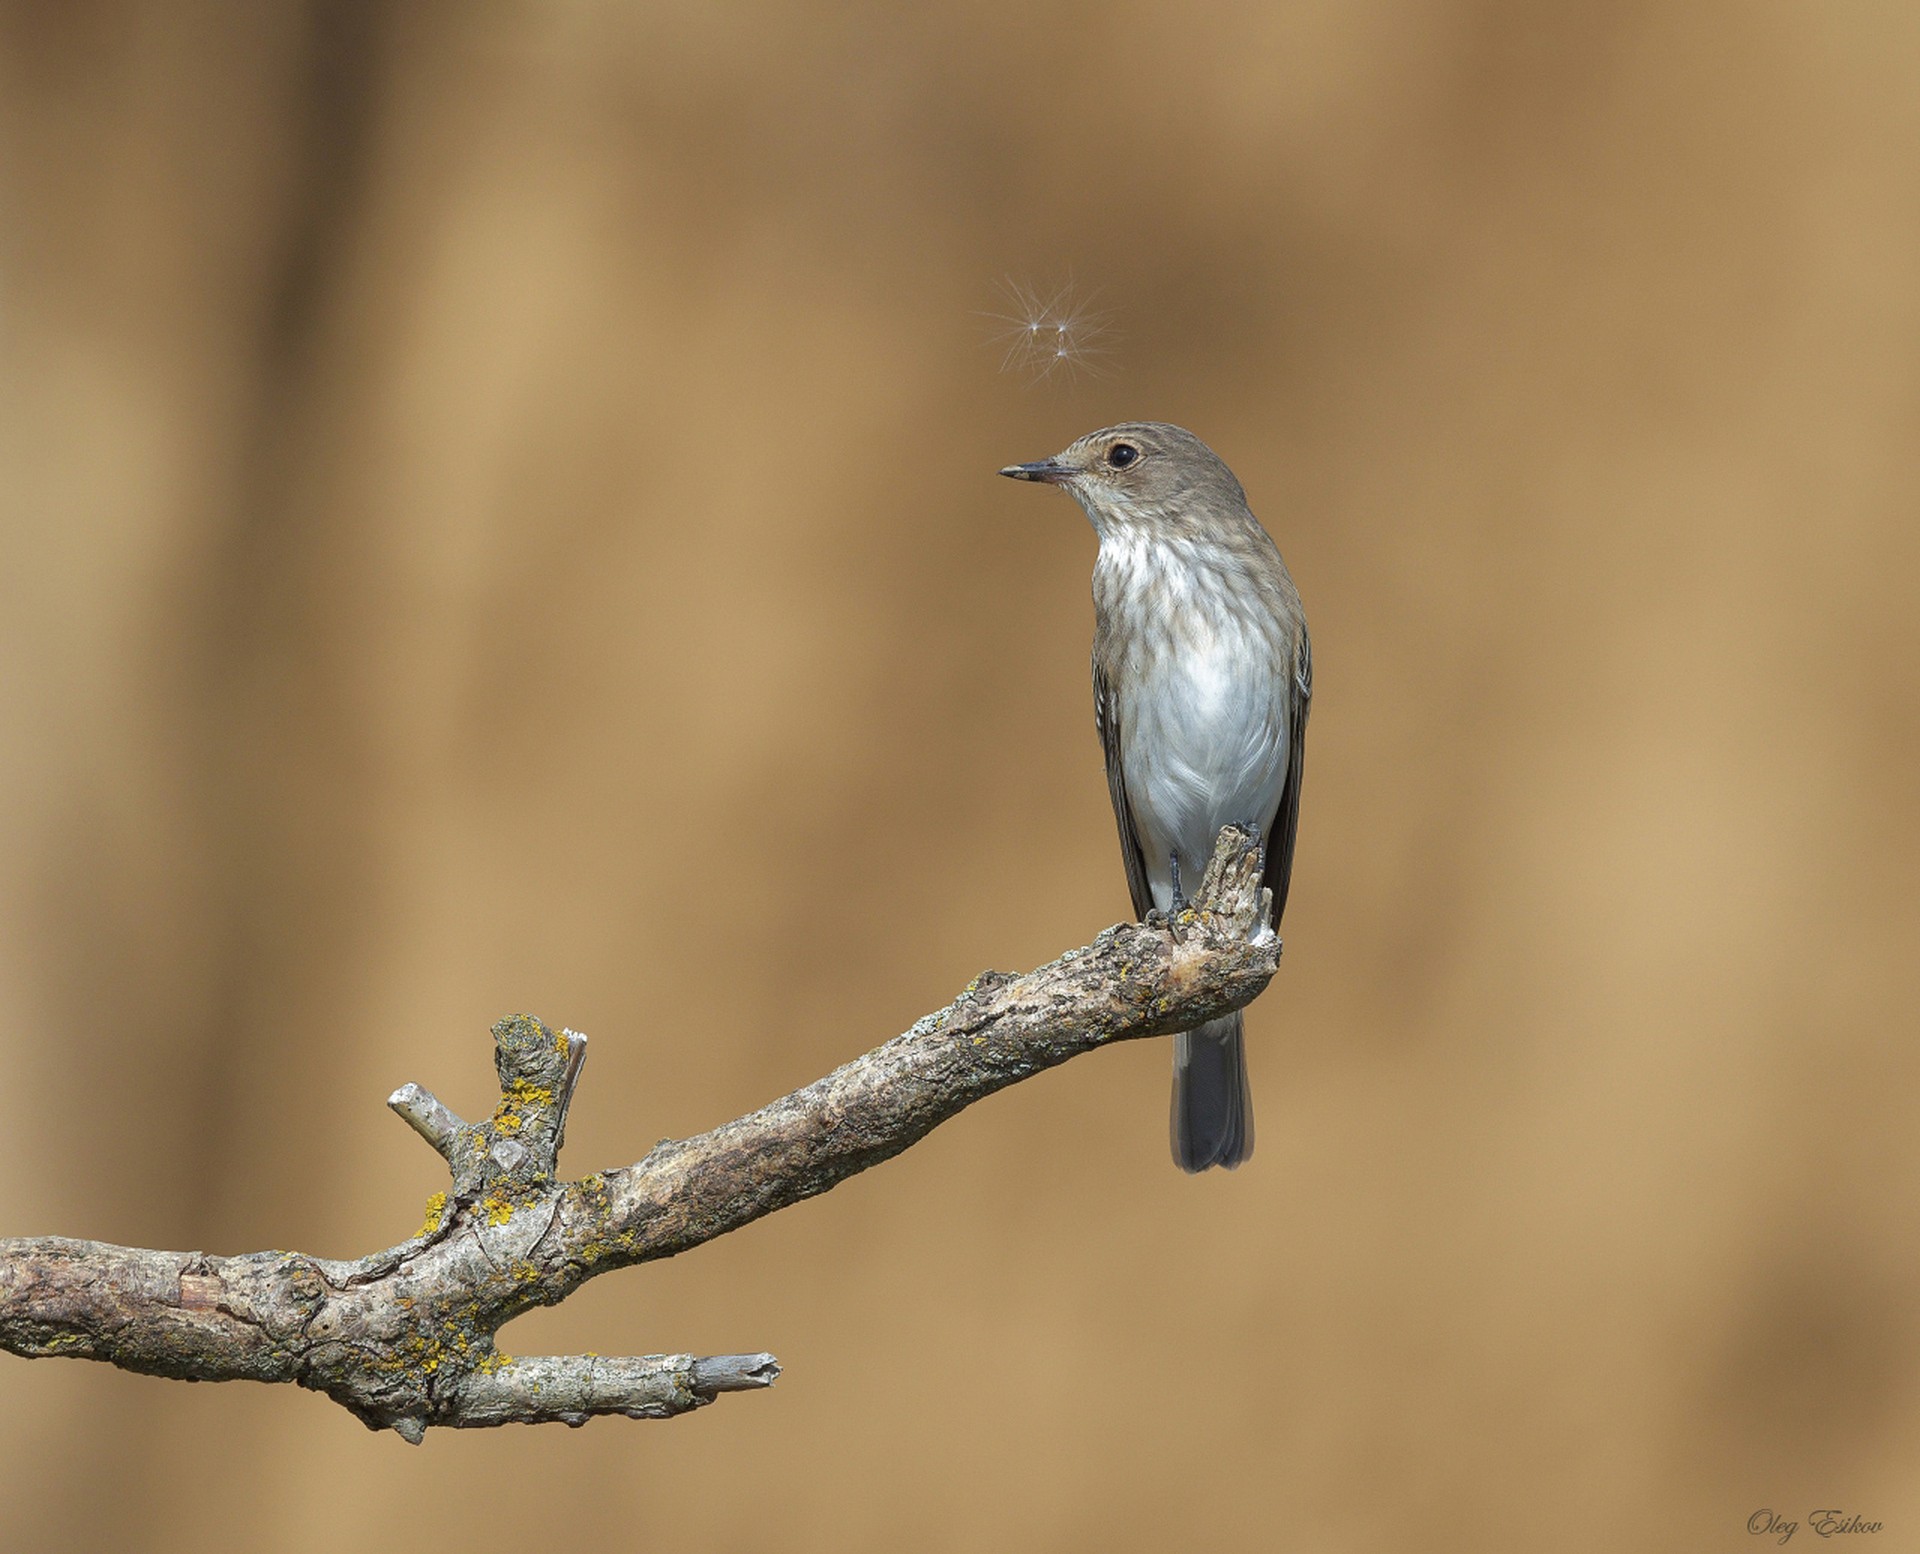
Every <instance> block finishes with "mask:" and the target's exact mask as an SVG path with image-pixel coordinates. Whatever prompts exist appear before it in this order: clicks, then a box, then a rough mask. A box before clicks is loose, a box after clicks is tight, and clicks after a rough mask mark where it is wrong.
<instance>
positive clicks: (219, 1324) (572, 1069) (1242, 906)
mask: <svg viewBox="0 0 1920 1554" xmlns="http://www.w3.org/2000/svg"><path fill="white" fill-rule="evenodd" d="M1269 911H1270V903H1269V901H1268V900H1267V899H1266V892H1265V891H1263V890H1262V889H1261V887H1260V870H1259V856H1258V848H1257V847H1256V846H1255V844H1254V843H1253V842H1252V841H1251V840H1250V839H1249V838H1247V837H1246V836H1245V835H1243V834H1242V833H1240V832H1239V831H1236V830H1234V829H1232V828H1229V829H1228V830H1226V831H1223V832H1222V833H1221V836H1220V844H1219V847H1218V849H1217V850H1216V852H1215V854H1214V858H1213V863H1212V865H1211V867H1210V868H1209V869H1208V871H1207V877H1206V880H1205V883H1204V884H1203V885H1202V887H1201V891H1200V894H1199V896H1198V897H1197V898H1196V900H1195V902H1194V904H1193V905H1192V906H1191V907H1190V908H1188V909H1187V910H1185V911H1183V912H1182V913H1181V914H1180V916H1179V917H1178V918H1177V919H1176V920H1175V921H1173V922H1170V923H1169V922H1155V923H1136V924H1129V925H1126V926H1123V927H1118V928H1110V929H1108V930H1107V931H1106V932H1105V933H1103V934H1101V935H1100V936H1099V938H1097V939H1096V940H1094V942H1093V943H1092V944H1091V945H1089V946H1088V947H1087V948H1085V949H1081V950H1073V951H1070V952H1069V953H1067V954H1066V955H1063V956H1061V957H1060V959H1058V960H1056V961H1054V962H1053V963H1052V964H1051V965H1047V966H1042V967H1040V968H1039V969H1038V970H1037V971H1030V972H1027V973H1025V974H1024V975H1022V976H1006V975H1003V974H1001V973H999V972H986V973H984V974H982V975H981V976H980V977H978V978H976V979H975V981H974V982H973V983H972V984H971V985H970V986H969V987H968V988H967V990H966V991H965V992H963V993H962V994H961V995H960V997H959V998H958V999H956V1000H955V1001H954V1002H953V1003H952V1004H950V1005H948V1006H947V1007H946V1008H945V1009H942V1010H941V1011H939V1013H937V1014H932V1015H928V1016H927V1017H926V1018H925V1019H923V1020H921V1021H920V1022H919V1023H918V1024H916V1025H915V1026H914V1027H913V1029H911V1030H910V1031H908V1032H906V1034H905V1035H902V1036H898V1037H895V1038H894V1039H893V1040H892V1041H889V1042H887V1043H885V1044H884V1045H882V1046H879V1047H876V1048H875V1049H874V1050H873V1051H871V1052H869V1053H867V1054H866V1055H865V1056H864V1057H860V1058H856V1059H855V1060H854V1061H853V1062H851V1063H848V1064H846V1065H845V1066H844V1067H842V1068H839V1069H836V1070H835V1071H834V1072H833V1073H831V1074H829V1075H827V1077H826V1078H824V1079H821V1080H819V1081H817V1082H816V1083H814V1084H811V1085H808V1086H807V1087H806V1088H805V1089H803V1090H796V1091H795V1092H794V1093H793V1094H791V1095H788V1096H784V1097H782V1098H781V1099H780V1100H778V1101H775V1102H774V1103H773V1104H772V1105H770V1106H765V1107H762V1108H761V1109H760V1110H759V1111H757V1112H754V1113H752V1114H751V1115H750V1116H746V1117H742V1118H740V1119H739V1120H737V1121H735V1122H729V1123H727V1124H725V1125H724V1126H722V1127H719V1128H716V1129H714V1130H713V1131H712V1132H711V1133H704V1134H701V1135H700V1136H699V1137H697V1138H691V1139H682V1140H679V1141H669V1142H665V1143H662V1144H661V1145H660V1146H659V1147H658V1148H656V1149H655V1150H654V1151H653V1152H652V1153H651V1154H649V1155H648V1156H647V1157H646V1158H645V1159H644V1160H642V1161H640V1162H639V1163H638V1164H635V1165H630V1166H625V1167H622V1168H621V1169H619V1170H614V1171H606V1172H602V1173H598V1174H596V1175H593V1176H588V1177H586V1178H584V1179H582V1180H580V1181H575V1182H566V1181H561V1180H560V1179H559V1178H558V1176H557V1165H558V1158H559V1150H560V1142H561V1137H562V1134H563V1131H564V1129H565V1125H566V1113H567V1106H568V1103H569V1102H570V1101H571V1099H572V1095H573V1089H574V1086H575V1084H576V1083H577V1082H578V1080H579V1077H580V1070H581V1064H582V1062H583V1061H584V1059H585V1056H586V1038H584V1037H582V1036H579V1035H577V1034H575V1033H574V1032H571V1031H562V1032H558V1033H556V1032H554V1031H552V1030H549V1029H548V1028H547V1027H546V1026H545V1025H543V1024H541V1023H540V1021H538V1020H536V1019H533V1018H531V1017H530V1016H526V1015H516V1016H514V1017H512V1018H510V1019H506V1020H502V1021H501V1022H500V1023H499V1024H498V1025H496V1026H495V1027H494V1028H493V1035H494V1043H495V1067H496V1069H497V1071H498V1073H499V1077H500V1104H499V1105H498V1106H497V1107H496V1108H495V1109H494V1112H493V1115H492V1116H491V1117H489V1118H487V1119H486V1120H485V1121H484V1122H480V1123H467V1122H463V1121H462V1120H461V1119H460V1118H459V1117H457V1116H455V1115H454V1114H453V1113H452V1112H451V1111H449V1110H448V1109H447V1108H446V1107H445V1106H443V1105H442V1104H441V1103H440V1102H439V1101H438V1100H436V1099H435V1098H434V1097H433V1096H432V1095H430V1094H429V1093H428V1092H426V1091H425V1090H423V1089H421V1088H420V1087H419V1086H417V1085H406V1086H403V1087H402V1088H401V1089H400V1090H398V1091H396V1092H395V1093H394V1095H393V1096H392V1097H391V1099H390V1100H389V1102H388V1104H389V1105H390V1106H392V1107H393V1109H394V1110H395V1111H396V1112H398V1113H399V1114H400V1115H401V1116H402V1117H403V1118H404V1119H405V1120H406V1121H407V1122H408V1123H409V1124H410V1125H411V1126H412V1127H413V1128H414V1130H415V1131H416V1132H418V1133H419V1134H420V1135H421V1137H422V1138H424V1139H426V1140H427V1142H428V1143H429V1144H431V1145H432V1146H433V1147H434V1148H435V1149H436V1150H437V1151H438V1152H439V1153H440V1154H441V1155H442V1156H443V1157H444V1158H445V1159H446V1161H447V1164H448V1166H449V1168H450V1170H451V1172H452V1185H451V1189H450V1191H449V1192H447V1193H445V1194H436V1195H435V1197H434V1200H433V1201H432V1203H430V1204H429V1207H428V1216H427V1223H426V1224H425V1225H424V1226H423V1227H422V1228H421V1231H420V1234H418V1235H417V1236H415V1237H414V1238H413V1239H412V1240H410V1241H406V1242H403V1243H402V1244H400V1245H399V1246H395V1247H391V1248H389V1249H388V1250H386V1251H384V1252H379V1253H376V1254H374V1255H373V1256H371V1257H364V1258H361V1259H359V1260H358V1261H355V1262H335V1261H330V1260H328V1259H325V1258H318V1257H309V1256H306V1255H305V1254H303V1253H298V1252H256V1253H252V1254H249V1255H247V1256H242V1257H210V1256H207V1255H206V1254H204V1253H200V1252H158V1251H145V1250H140V1249H136V1248H131V1247H119V1246H106V1245H102V1244H100V1243H98V1242H91V1241H73V1240H66V1239H62V1238H58V1237H38V1238H20V1239H13V1240H0V1348H4V1349H7V1350H10V1351H11V1352H13V1353H14V1354H18V1355H25V1356H27V1357H29V1358H38V1357H43V1356H50V1355H67V1356H73V1357H78V1358H82V1359H93V1360H105V1361H107V1362H108V1363H109V1364H113V1365H118V1366H120V1367H122V1368H123V1369H126V1370H133V1371H143V1372H146V1373H147V1374H150V1375H157V1376H174V1377H184V1378H191V1379H195V1380H200V1381H233V1380H249V1381H291V1382H297V1383H298V1384H299V1385H301V1386H303V1387H309V1388H312V1389H314V1390H315V1391H319V1392H324V1393H326V1394H327V1395H328V1396H329V1397H331V1398H333V1399H334V1400H335V1401H336V1402H338V1403H340V1404H341V1405H343V1406H344V1407H346V1408H347V1409H349V1410H351V1411H352V1412H353V1413H354V1414H355V1415H357V1416H358V1417H359V1418H360V1419H362V1420H364V1421H365V1422H366V1423H367V1424H368V1425H369V1426H370V1427H372V1428H375V1429H393V1430H396V1431H398V1432H399V1433H400V1434H401V1435H402V1436H404V1437H405V1438H406V1439H407V1440H410V1441H415V1442H417V1441H419V1440H420V1439H421V1438H422V1436H423V1435H424V1434H425V1432H426V1429H427V1427H428V1426H429V1425H442V1426H453V1427H472V1426H486V1425H500V1424H537V1423H543V1422H547V1421H552V1420H559V1421H561V1422H563V1423H566V1424H575V1425H577V1424H583V1423H584V1422H585V1421H586V1420H587V1419H588V1418H589V1417H591V1416H592V1415H594V1414H625V1415H627V1416H629V1417H631V1418H663V1417H666V1416H669V1415H673V1414H681V1413H685V1412H687V1411H689V1410H691V1409H695V1408H699V1407H701V1406H703V1405H704V1404H707V1403H710V1402H712V1401H713V1399H714V1398H715V1397H716V1396H717V1395H719V1394H720V1393H722V1392H738V1391H746V1390H749V1389H752V1388H757V1387H764V1386H768V1385H770V1384H771V1383H772V1381H773V1379H774V1377H775V1376H776V1375H778V1374H779V1366H778V1365H777V1364H776V1363H775V1361H774V1359H773V1356H771V1355H767V1354H746V1355H719V1356H713V1357H709V1358H695V1357H694V1356H692V1355H685V1354H669V1355H650V1356H646V1357H642V1358H605V1357H601V1356H550V1357H544V1358H533V1359H522V1358H515V1357H512V1356H508V1355H505V1354H502V1353H501V1352H500V1351H499V1350H498V1349H497V1348H496V1347H495V1346H494V1335H495V1334H496V1333H497V1332H498V1331H499V1330H500V1328H501V1327H502V1326H504V1325H505V1324H506V1323H507V1322H510V1321H511V1320H512V1319H513V1318H514V1317H516V1316H518V1315H520V1314H521V1313H522V1312H524V1311H527V1310H529V1309H531V1308H532V1307H534V1306H539V1305H553V1304H556V1303H558V1302H559V1301H562V1300H564V1299H566V1297H567V1296H568V1295H569V1294H571V1293H572V1292H573V1291H574V1290H575V1289H577V1288H579V1286H580V1285H581V1284H583V1283H584V1282H585V1281H586V1280H588V1279H591V1278H593V1277H594V1276H595V1275H597V1274H602V1273H606V1272H608V1271H609V1270H610V1269H614V1268H622V1267H626V1266H628V1265H630V1264H633V1263H642V1262H648V1261H651V1260H652V1259H654V1258H659V1257H671V1256H673V1255H674V1254H675V1253H677V1252H684V1251H686V1250H687V1249H688V1248H689V1247H695V1246H698V1245H699V1244H700V1243H701V1242H703V1241H710V1240H712V1239H713V1238H714V1237H715V1236H720V1235H725V1234H726V1233H727V1232H728V1231H730V1230H737V1229H739V1227H740V1226H742V1225H745V1224H747V1223H748V1222H750V1221H752V1220H755V1219H758V1218H759V1217H760V1216H761V1215H763V1214H770V1213H772V1212H773V1211H774V1210H775V1209H780V1208H784V1207H786V1206H787V1205H788V1204H791V1203H798V1202H799V1201H800V1200H801V1199H803V1198H810V1197H812V1196H814V1195H815V1194H817V1193H822V1192H825V1191H826V1190H827V1189H828V1188H829V1187H832V1186H833V1185H834V1184H835V1183H837V1182H840V1181H843V1180H845V1179H846V1178H847V1177H849V1176H852V1175H853V1174H855V1173H856V1172H859V1171H864V1170H865V1169H866V1168H867V1167H868V1166H872V1165H877V1164H879V1162H881V1161H882V1160H886V1159H888V1158H889V1157H891V1156H893V1155H897V1154H899V1153H900V1151H902V1150H903V1149H906V1148H908V1147H909V1146H910V1145H912V1144H914V1143H916V1142H917V1141H918V1140H920V1139H922V1138H924V1137H925V1136H926V1135H927V1134H928V1133H929V1132H930V1131H931V1130H932V1129H934V1128H935V1127H937V1126H938V1125H939V1124H940V1123H942V1122H944V1121H945V1120H946V1119H947V1118H949V1117H951V1116H953V1115H954V1114H955V1113H956V1112H958V1111H960V1110H962V1109H963V1108H964V1107H967V1106H970V1105H971V1104H972V1103H973V1102H975V1101H977V1100H979V1099H980V1098H981V1097H983V1096H986V1095H991V1094H992V1093H993V1092H994V1091H995V1090H999V1089H1003V1088H1004V1087H1005V1086H1007V1085H1010V1084H1015V1083H1018V1082H1019V1081H1020V1080H1022V1079H1025V1078H1028V1077H1029V1076H1031V1075H1033V1074H1036V1073H1038V1072H1040V1070H1042V1069H1046V1068H1052V1067H1053V1066H1055V1065H1056V1064H1059V1063H1064V1062H1065V1061H1066V1060H1067V1059H1068V1058H1071V1057H1073V1056H1075V1055H1077V1054H1078V1053H1082V1052H1087V1051H1090V1050H1092V1049H1093V1048H1095V1047H1101V1046H1106V1045H1108V1044H1110V1043H1113V1042H1116V1041H1125V1040H1130V1039H1132V1038H1135V1037H1140V1036H1154V1035H1162V1034H1165V1033H1166V1032H1169V1031H1176V1030H1185V1029H1187V1028H1189V1027H1191V1026H1194V1025H1198V1024H1200V1023H1201V1022H1202V1021H1204V1020H1208V1019H1211V1018H1213V1017H1215V1016H1217V1015H1221V1014H1224V1013H1227V1012H1228V1011H1229V1010H1233V1009H1237V1008H1240V1007H1241V1006H1242V1005H1244V1004H1246V1003H1247V1002H1249V1001H1250V1000H1251V999H1252V998H1253V997H1254V996H1255V995H1256V994H1258V993H1259V992H1260V990H1261V989H1262V988H1264V987H1265V986H1266V984H1267V982H1268V980H1269V979H1270V978H1271V977H1272V976H1273V973H1274V969H1275V967H1276V966H1277V965H1278V962H1279V956H1280V942H1279V940H1278V939H1277V938H1276V937H1275V936H1274V934H1273V932H1272V930H1271V928H1270V927H1269V926H1268V917H1269Z"/></svg>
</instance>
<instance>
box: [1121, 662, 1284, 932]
mask: <svg viewBox="0 0 1920 1554" xmlns="http://www.w3.org/2000/svg"><path fill="white" fill-rule="evenodd" d="M1093 722H1094V727H1095V728H1097V729H1098V730H1099V731H1100V749H1101V751H1102V752H1103V753H1104V754H1105V756H1106V758H1107V795H1108V797H1110V798H1111V799H1112V800H1113V819H1114V823H1115V824H1116V825H1118V826H1119V828H1120V860H1121V862H1122V863H1124V864H1125V865H1126V868H1127V889H1128V890H1129V891H1131V892H1132V893H1133V915H1134V916H1135V917H1145V916H1146V915H1147V913H1148V912H1149V911H1150V910H1151V909H1152V907H1153V891H1152V888H1151V887H1150V886H1149V885H1148V884H1147V859H1146V854H1145V853H1143V852H1142V851H1141V850H1140V832H1139V829H1138V828H1137V827H1136V826H1135V825H1134V823H1133V806H1132V805H1131V804H1130V803H1128V802H1127V778H1126V773H1125V772H1124V771H1123V770H1122V769H1121V765H1120V702H1119V698H1117V697H1116V696H1115V695H1114V694H1113V685H1112V683H1111V682H1110V681H1109V680H1108V679H1107V676H1106V672H1105V671H1104V670H1102V669H1101V667H1100V660H1099V659H1098V657H1096V658H1095V659H1094V661H1093ZM1289 850H1291V848H1289Z"/></svg>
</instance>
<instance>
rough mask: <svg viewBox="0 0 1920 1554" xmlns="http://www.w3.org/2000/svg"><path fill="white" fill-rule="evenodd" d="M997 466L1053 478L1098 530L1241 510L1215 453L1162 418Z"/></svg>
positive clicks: (1017, 475) (1011, 474) (1233, 483)
mask: <svg viewBox="0 0 1920 1554" xmlns="http://www.w3.org/2000/svg"><path fill="white" fill-rule="evenodd" d="M1000 473H1001V474H1003V475H1005V476H1007V477H1008V478H1009V479H1011V480H1034V481H1040V482H1043V483H1045V484H1047V485H1051V486H1059V487H1060V488H1061V489H1063V490H1064V491H1066V492H1067V493H1068V495H1070V496H1071V497H1072V498H1073V499H1074V500H1075V501H1076V502H1078V503H1079V504H1080V505H1081V506H1082V507H1083V508H1085V509H1086V513H1087V516H1088V517H1089V518H1091V519H1092V520H1093V526H1094V528H1095V529H1099V530H1105V529H1106V528H1108V527H1109V526H1113V525H1125V524H1134V523H1144V524H1153V525H1165V524H1179V523H1182V522H1183V521H1186V520H1190V519H1191V517H1192V516H1193V515H1195V514H1202V513H1209V512H1217V513H1221V514H1229V513H1244V512H1245V511H1246V503H1247V497H1246V493H1245V492H1244V491H1242V490H1241V489H1240V482H1239V481H1237V480H1235V479H1234V478H1233V471H1232V470H1230V469H1228V468H1227V466H1226V465H1225V464H1224V463H1223V462H1222V461H1221V459H1220V456H1219V455H1218V454H1216V453H1215V452H1214V451H1213V450H1212V449H1211V448H1209V447H1208V446H1207V445H1206V444H1205V443H1203V442H1202V441H1201V440H1200V439H1199V438H1198V437H1196V436H1194V435H1193V433H1192V432H1189V431H1186V430H1184V429H1183V428H1181V427H1178V426H1169V425H1168V424H1167V423H1166V422H1164V421H1123V422H1121V424H1120V425H1118V426H1109V427H1106V428H1104V429H1102V430H1100V431H1097V432H1089V433H1087V435H1086V436H1085V437H1082V438H1079V439H1078V440H1077V441H1075V442H1073V443H1071V444H1069V445H1068V447H1067V448H1066V449H1065V450H1064V451H1063V452H1060V453H1056V454H1055V455H1054V456H1053V457H1052V458H1050V459H1038V460H1036V461H1035V462H1033V463H1031V464H1009V465H1008V466H1007V467H1006V468H1005V469H1003V470H1001V471H1000Z"/></svg>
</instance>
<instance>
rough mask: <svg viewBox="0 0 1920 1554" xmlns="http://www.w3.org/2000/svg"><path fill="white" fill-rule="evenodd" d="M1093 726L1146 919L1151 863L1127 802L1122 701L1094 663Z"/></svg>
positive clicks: (1137, 908)
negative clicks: (1121, 752)
mask: <svg viewBox="0 0 1920 1554" xmlns="http://www.w3.org/2000/svg"><path fill="white" fill-rule="evenodd" d="M1093 722H1094V727H1095V728H1097V729H1098V730H1099V732H1100V749H1101V751H1102V753H1103V754H1104V755H1105V756H1106V760H1107V796H1108V797H1109V798H1111V799H1112V800H1113V819H1114V824H1115V825H1117V826H1118V827H1119V828H1120V861H1121V862H1122V863H1123V864H1125V865H1126V870H1127V889H1128V890H1129V891H1130V892H1131V893H1132V895H1133V915H1134V916H1135V917H1145V916H1146V915H1147V913H1148V912H1149V911H1150V910H1151V909H1152V907H1153V891H1152V888H1151V887H1150V886H1149V885H1148V884H1147V859H1146V855H1145V854H1144V853H1143V852H1142V851H1141V849H1140V832H1139V830H1138V828H1137V827H1136V826H1135V825H1134V823H1133V806H1132V804H1130V803H1129V802H1128V800H1127V776H1126V772H1125V771H1124V770H1123V769H1122V766H1121V762H1120V700H1119V698H1118V697H1117V696H1115V695H1114V693H1113V685H1112V682H1111V681H1109V680H1108V679H1107V676H1106V671H1105V670H1103V669H1102V668H1101V667H1100V660H1099V657H1098V656H1097V655H1096V656H1095V658H1094V661H1093Z"/></svg>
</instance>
